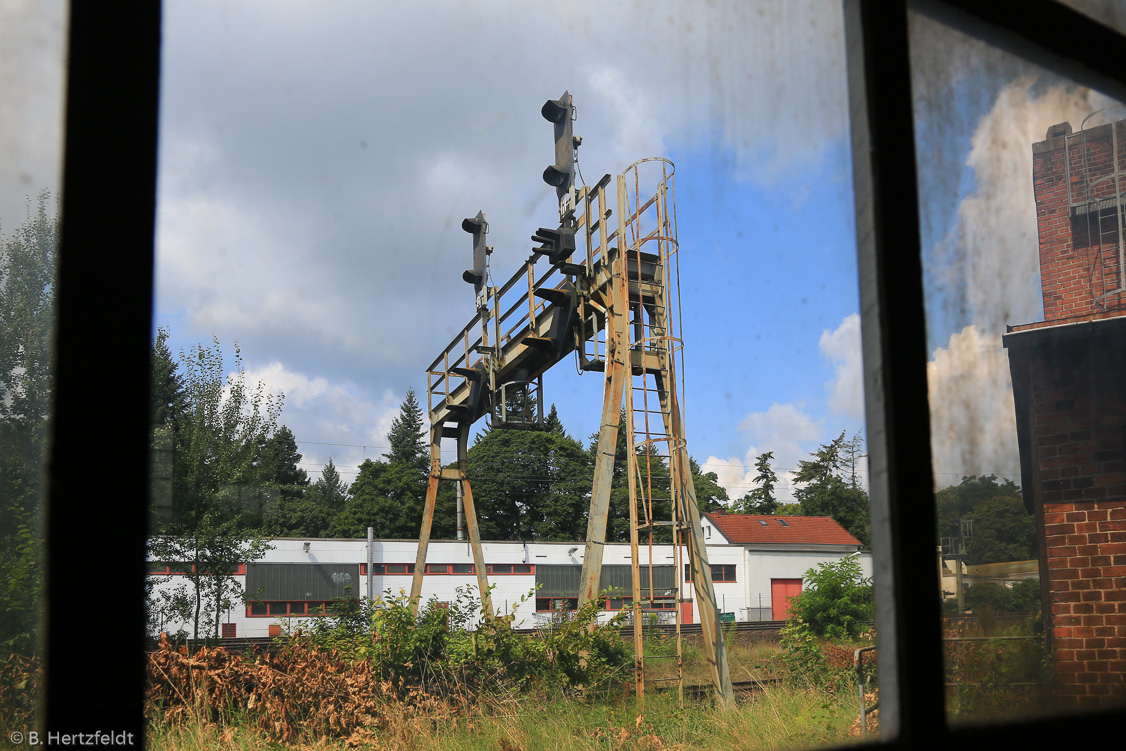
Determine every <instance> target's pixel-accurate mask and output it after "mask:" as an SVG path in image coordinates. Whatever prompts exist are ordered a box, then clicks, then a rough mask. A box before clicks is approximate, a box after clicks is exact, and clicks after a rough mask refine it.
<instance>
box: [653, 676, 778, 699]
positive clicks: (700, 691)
mask: <svg viewBox="0 0 1126 751" xmlns="http://www.w3.org/2000/svg"><path fill="white" fill-rule="evenodd" d="M781 681H782V679H781V678H763V679H761V680H753V681H732V683H731V689H732V690H733V691H734V692H735V695H736V696H748V695H750V694H757V693H758V692H760V691H762V690H764V689H766V688H769V687H771V686H777V685H778V684H779V683H781ZM662 690H665V691H671V690H673V689H669V688H666V689H662ZM714 691H715V689H714V687H712V686H711V685H710V684H706V685H702V686H685V687H684V696H685V698H686V699H705V698H707V697H709V696H711V695H712V694H713V693H714Z"/></svg>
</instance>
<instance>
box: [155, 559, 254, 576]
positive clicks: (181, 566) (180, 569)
mask: <svg viewBox="0 0 1126 751" xmlns="http://www.w3.org/2000/svg"><path fill="white" fill-rule="evenodd" d="M173 569H175V570H173ZM194 571H195V564H194V563H188V562H187V561H182V562H177V563H161V562H160V561H149V562H148V575H149V576H184V575H186V574H190V573H192V572H194ZM228 575H229V576H246V564H245V563H240V564H238V566H237V567H236V568H235V570H234V571H232V572H231V573H230V574H228Z"/></svg>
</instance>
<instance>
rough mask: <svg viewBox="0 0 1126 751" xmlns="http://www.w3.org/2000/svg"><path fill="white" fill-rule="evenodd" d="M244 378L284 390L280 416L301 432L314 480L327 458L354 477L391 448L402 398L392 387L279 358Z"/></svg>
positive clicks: (299, 436) (307, 466)
mask: <svg viewBox="0 0 1126 751" xmlns="http://www.w3.org/2000/svg"><path fill="white" fill-rule="evenodd" d="M246 380H247V382H248V383H250V384H256V383H261V384H262V385H263V386H264V388H265V390H266V391H267V392H270V393H282V394H284V395H285V412H284V414H283V415H282V419H281V422H282V423H284V424H285V425H286V426H287V427H289V429H290V430H291V431H293V434H294V435H295V436H296V437H297V440H298V449H299V450H300V451H301V453H302V454H303V456H304V459H303V462H302V464H303V468H304V469H305V470H306V471H307V472H308V473H309V475H310V478H311V479H312V480H314V481H315V480H316V479H317V477H319V473H320V467H321V465H323V464H324V463H325V462H327V461H328V459H329V458H332V460H333V463H334V464H335V465H336V466H337V468H338V469H339V470H340V473H341V475H342V476H343V477H344V479H345V480H346V481H351V479H352V478H353V477H354V476H355V472H356V469H355V468H356V467H357V466H358V465H359V464H360V463H361V462H362V461H363V460H364V459H365V458H366V459H379V458H380V457H381V455H382V454H383V453H385V452H386V451H387V449H388V445H387V433H388V431H389V430H390V429H391V422H392V420H394V419H395V417H396V416H397V415H398V414H399V405H400V403H401V401H402V397H401V396H398V395H396V394H394V393H393V392H392V391H390V390H385V391H383V392H382V393H380V394H375V395H373V394H370V393H368V392H366V391H365V390H363V389H361V388H359V387H357V386H356V385H355V384H352V383H346V382H338V381H333V380H330V379H329V378H327V377H325V376H309V375H307V374H305V373H301V372H297V371H294V370H290V369H288V368H287V367H286V366H285V365H284V364H282V363H281V362H276V361H275V362H271V363H269V364H267V365H264V366H261V367H257V368H248V369H247V370H246ZM341 437H347V440H346V441H345V440H342V439H341ZM352 442H355V443H354V444H353V445H331V444H333V443H352Z"/></svg>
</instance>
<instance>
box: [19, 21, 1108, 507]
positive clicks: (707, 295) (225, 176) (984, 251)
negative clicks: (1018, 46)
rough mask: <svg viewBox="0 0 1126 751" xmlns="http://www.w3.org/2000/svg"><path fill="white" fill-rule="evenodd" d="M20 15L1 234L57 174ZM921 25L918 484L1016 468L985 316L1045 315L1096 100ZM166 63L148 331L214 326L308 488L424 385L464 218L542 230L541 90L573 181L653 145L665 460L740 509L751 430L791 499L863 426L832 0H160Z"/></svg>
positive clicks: (43, 42) (574, 418)
mask: <svg viewBox="0 0 1126 751" xmlns="http://www.w3.org/2000/svg"><path fill="white" fill-rule="evenodd" d="M34 7H35V8H38V10H35V11H34V13H35V14H38V20H37V22H36V23H33V24H31V25H30V26H27V27H26V28H28V29H31V31H24V32H18V31H8V32H5V31H3V30H2V29H4V28H5V27H7V28H9V29H18V28H19V27H18V25H17V24H16V22H18V21H23V20H26V19H27V18H28V17H29V14H32V12H33V11H32V8H33V4H31V3H28V2H16V1H14V0H3V2H2V3H0V9H2V12H3V14H4V18H3V20H4V21H5V23H0V34H3V35H4V36H3V37H2V38H0V49H4V50H5V53H4V54H5V56H7V55H8V54H9V53H8V52H7V50H8V49H13V50H17V52H16V53H15V54H18V55H19V59H21V60H26V61H28V62H27V63H26V64H23V65H20V66H17V67H13V66H10V65H5V66H3V68H0V70H2V71H3V72H2V74H0V75H2V76H3V79H2V81H0V82H2V83H3V90H5V91H9V90H11V91H13V92H15V94H14V95H13V96H11V97H5V100H6V101H4V102H2V103H0V107H4V110H3V112H0V114H2V115H3V117H0V128H3V131H0V135H2V136H3V138H2V139H0V143H2V144H3V155H2V157H0V158H2V161H0V174H3V175H6V176H14V178H15V179H14V180H11V179H6V180H5V184H4V186H3V187H2V189H0V232H3V233H6V232H8V231H10V229H9V228H11V227H12V226H13V225H14V224H15V222H13V220H12V219H11V218H10V217H12V216H13V215H17V216H22V212H23V206H24V202H25V200H26V197H27V196H28V195H34V194H36V193H37V192H38V190H39V189H41V188H47V189H52V190H57V186H58V179H57V169H58V165H57V143H58V139H59V133H60V132H61V131H60V130H58V129H57V128H55V129H52V128H50V127H32V123H40V122H54V123H58V121H59V114H58V113H59V101H60V96H61V94H60V93H59V92H60V91H61V88H60V87H61V77H60V76H59V75H58V71H57V61H58V59H59V55H60V52H59V46H58V45H59V42H58V39H59V30H60V29H65V18H63V15H62V13H61V11H57V10H51V9H52V8H57V5H51V4H42V5H40V4H35V5H34ZM44 7H46V8H47V9H48V10H46V11H44V10H43V8H44ZM654 7H657V8H659V10H654ZM44 16H45V17H44ZM913 23H914V24H915V28H916V31H917V34H916V39H915V40H914V44H915V49H916V63H917V64H916V66H915V80H914V81H913V86H914V87H915V91H916V98H917V101H918V110H917V113H918V134H919V143H920V149H919V151H920V166H921V167H922V169H923V178H922V180H923V184H924V196H925V198H924V204H923V206H922V210H923V227H924V229H923V246H924V256H925V257H924V262H925V265H926V283H927V289H928V295H929V297H928V311H927V312H928V332H929V336H928V342H927V349H928V352H930V353H931V358H930V359H931V363H930V364H929V365H928V378H929V379H930V388H931V394H932V412H933V416H932V421H933V423H934V431H933V436H932V444H933V446H934V450H935V478H936V481H937V482H938V484H939V485H940V486H942V485H946V484H951V483H956V482H957V481H958V480H959V479H960V477H961V476H962V475H963V474H976V473H990V472H993V473H996V474H998V475H1002V476H1008V477H1011V478H1013V479H1016V480H1019V462H1018V460H1017V456H1016V444H1015V433H1014V432H1013V431H1014V429H1015V428H1014V425H1013V423H1014V421H1013V410H1012V398H1011V391H1010V386H1009V381H1008V372H1007V360H1006V356H1005V354H1004V351H1003V350H1002V349H1001V347H1000V334H1001V333H1002V332H1003V330H1004V325H1005V324H1006V323H1025V322H1028V321H1031V320H1036V319H1037V318H1038V317H1040V316H1041V315H1042V312H1041V310H1040V307H1039V281H1038V267H1037V260H1036V237H1035V214H1034V206H1033V202H1032V198H1031V173H1030V169H1031V143H1032V142H1034V141H1038V140H1042V139H1043V137H1044V132H1045V131H1046V129H1047V127H1048V126H1049V125H1051V124H1053V123H1056V122H1061V121H1062V120H1065V119H1071V122H1072V123H1075V124H1077V123H1078V121H1079V120H1080V119H1081V118H1082V115H1083V114H1084V113H1085V112H1087V111H1090V110H1091V109H1093V108H1095V107H1097V106H1099V105H1100V104H1102V100H1100V99H1099V98H1098V97H1097V96H1096V95H1093V94H1091V93H1090V92H1086V91H1083V90H1076V89H1075V88H1074V87H1069V86H1067V85H1066V83H1065V82H1060V81H1057V80H1055V79H1052V78H1050V77H1048V76H1046V75H1044V74H1043V72H1042V71H1037V70H1035V69H1034V68H1032V67H1030V66H1027V65H1025V64H1018V63H1016V62H1013V61H1011V60H1008V59H1004V58H1003V56H998V55H997V54H996V53H989V52H988V51H983V50H981V49H979V48H978V47H975V46H974V45H973V44H972V43H969V42H967V41H966V40H962V39H953V38H951V37H950V35H952V34H953V33H952V32H943V31H942V30H941V29H935V28H932V27H933V26H934V25H933V24H929V22H926V21H924V20H921V19H915V20H914V21H913ZM944 34H946V35H947V36H943V35H944ZM9 43H11V44H12V45H16V46H13V47H9ZM17 43H18V44H17ZM952 50H956V51H955V52H952ZM6 59H7V58H6ZM52 61H55V63H54V67H52ZM162 61H163V62H162V65H163V70H162V81H161V87H162V103H161V132H160V153H159V170H160V171H159V183H158V185H159V188H158V190H159V194H158V216H157V222H158V230H157V237H156V249H157V271H156V280H155V281H156V294H157V302H156V310H155V311H154V325H155V326H162V327H167V328H168V329H169V330H170V332H171V339H170V343H171V345H172V347H173V350H174V351H176V350H179V349H187V348H190V347H191V346H192V345H193V344H195V343H198V342H209V341H210V340H211V338H212V337H215V338H217V340H218V341H219V342H220V344H221V345H222V346H223V347H224V349H225V350H226V351H227V352H232V351H233V346H234V343H235V342H237V343H238V346H239V348H240V350H241V353H242V357H243V360H244V362H245V366H246V369H247V375H248V376H249V378H250V379H251V380H258V381H261V382H262V383H263V384H264V385H265V387H266V388H267V389H268V390H271V391H274V392H282V393H284V395H285V397H284V402H285V406H284V410H283V412H282V416H281V422H282V423H283V424H285V425H287V426H288V427H289V428H290V429H291V430H292V431H293V433H294V435H295V436H296V438H297V441H298V448H299V450H300V451H301V453H302V454H303V456H304V462H303V464H302V466H303V468H305V469H306V471H307V472H309V474H310V476H311V477H314V478H315V477H316V476H318V475H319V473H320V471H321V468H322V467H323V465H324V463H325V462H327V461H328V460H329V459H330V458H331V459H332V460H333V462H334V463H335V464H336V465H337V466H338V467H339V469H340V471H341V474H342V475H343V476H344V477H345V479H350V478H351V477H353V476H354V475H355V472H356V467H357V466H358V465H359V463H360V462H361V461H362V460H363V459H364V458H379V457H380V455H381V454H382V453H383V452H384V451H386V450H387V441H386V433H387V430H388V429H389V427H390V423H391V420H392V419H393V418H394V417H395V416H396V415H397V414H398V410H399V405H400V403H401V402H402V400H403V398H404V395H405V393H406V391H407V389H408V388H414V389H415V391H416V392H417V393H418V395H419V398H420V400H422V401H423V403H424V404H425V387H426V381H425V373H424V369H425V368H426V366H427V365H428V364H429V363H430V362H431V361H432V360H433V359H434V357H436V356H437V355H438V354H439V353H440V352H441V350H442V348H443V347H444V346H445V345H446V344H447V343H448V342H449V341H450V339H451V338H452V337H453V336H454V335H455V334H456V333H457V332H458V331H459V330H460V329H461V328H462V327H463V326H464V325H465V324H466V323H468V321H469V319H470V317H471V316H472V314H473V312H474V308H473V294H472V288H471V287H470V286H469V285H467V284H465V283H464V282H463V281H462V280H461V271H462V270H463V269H465V268H467V267H468V265H469V261H470V247H471V246H470V240H469V236H468V235H467V234H465V233H464V232H462V230H461V228H460V224H461V220H462V219H463V218H465V217H469V216H473V215H474V214H476V213H477V211H479V210H481V211H484V212H485V214H486V215H487V217H488V221H489V226H490V235H489V242H490V244H492V245H493V246H494V247H495V252H494V254H493V255H492V257H491V264H492V274H493V277H494V279H500V280H503V279H507V278H508V277H509V276H510V275H511V274H512V273H513V272H514V271H515V270H516V268H517V266H518V265H519V264H520V263H521V262H522V261H523V260H524V259H525V258H526V257H527V256H528V254H529V250H530V247H531V243H530V242H529V241H528V237H529V236H530V235H531V233H532V232H533V231H534V230H535V229H536V228H537V227H541V226H553V225H554V224H555V222H556V220H557V217H556V214H555V208H554V203H555V201H554V191H553V189H552V188H550V187H548V186H547V185H545V184H544V183H543V182H542V180H541V178H540V174H541V172H542V171H543V168H544V167H545V166H547V164H548V163H549V162H551V161H553V146H552V132H551V126H550V125H549V124H548V123H547V122H545V121H544V120H543V119H542V118H541V117H540V114H539V110H540V107H541V105H542V104H543V102H544V101H545V100H547V99H553V98H557V97H558V96H559V95H560V94H561V93H562V92H563V91H564V90H568V91H570V93H571V94H572V96H573V97H574V102H575V104H576V108H577V119H576V122H575V124H574V128H575V133H576V134H578V135H581V136H582V138H583V141H582V146H581V148H580V149H579V160H580V161H579V168H580V170H581V171H582V174H583V176H584V177H585V179H586V181H587V182H588V183H593V182H595V181H597V180H598V179H599V178H600V177H601V176H602V175H603V174H606V173H610V174H617V173H620V172H622V171H623V170H624V169H625V168H626V167H627V166H628V165H629V164H630V163H632V162H634V161H635V160H637V159H641V158H644V157H649V156H665V157H668V158H670V159H672V161H673V162H674V163H675V164H676V178H675V179H676V210H677V220H678V229H679V243H680V249H681V252H680V285H681V295H682V300H681V306H682V314H683V328H682V338H683V341H684V356H685V365H684V375H685V393H684V394H682V403H683V404H684V408H685V424H686V430H687V439H688V447H689V452H690V453H691V454H692V455H693V456H694V457H695V458H696V459H697V460H698V461H699V462H700V463H701V464H702V465H703V466H704V468H705V469H706V470H709V471H714V472H716V473H717V475H718V476H719V478H720V481H721V483H722V484H723V485H724V486H725V487H726V488H727V489H728V492H729V494H730V495H731V497H732V498H738V497H739V496H741V495H742V494H743V493H745V492H746V491H747V490H749V489H750V488H751V487H753V477H754V474H755V472H754V462H755V459H756V458H757V457H758V456H759V455H760V454H761V453H762V452H765V451H773V452H774V466H775V468H776V469H777V470H778V471H779V474H780V475H781V477H782V479H781V481H780V483H779V484H780V488H779V489H780V491H781V492H780V494H781V496H782V497H783V498H789V497H791V492H792V486H791V485H790V482H789V479H788V476H787V475H788V473H789V472H791V471H792V470H793V469H795V468H796V467H797V462H798V461H799V460H800V459H802V458H806V457H808V455H809V453H810V452H811V451H813V450H815V449H816V448H817V447H818V446H819V445H820V444H824V443H828V442H829V441H831V440H832V439H834V438H835V437H837V436H838V435H840V434H841V433H842V432H844V433H846V435H847V436H851V435H853V434H854V433H856V432H857V431H861V430H862V429H863V426H864V420H863V416H864V408H863V394H862V377H861V372H862V371H861V361H860V326H859V317H858V315H857V314H858V311H859V302H858V285H857V275H856V250H855V247H856V244H855V243H856V241H855V228H854V224H853V210H854V209H853V200H852V174H851V163H850V157H849V141H848V138H849V134H848V123H847V89H846V80H845V69H844V68H845V66H844V44H843V32H842V18H841V9H840V4H839V3H837V2H831V1H829V0H797V1H790V2H783V1H782V0H758V1H757V2H735V1H734V0H730V1H718V0H717V2H712V3H706V4H705V3H700V2H690V1H687V0H685V1H684V2H668V3H662V4H660V5H659V6H652V5H651V4H645V3H641V2H629V1H624V2H615V3H606V2H597V3H596V2H587V1H586V0H580V1H576V2H571V3H568V4H567V5H566V11H565V13H563V12H561V11H560V6H558V4H548V3H540V2H519V3H518V2H500V1H495V2H480V3H473V4H468V3H458V4H452V3H448V2H422V1H420V2H412V3H398V4H388V3H378V4H376V3H367V2H358V1H356V2H344V1H341V2H334V3H311V2H309V3H301V2H264V1H262V2H252V1H249V0H248V1H246V2H240V3H237V4H236V3H229V2H218V0H193V1H192V2H185V1H184V0H168V1H167V2H166V3H165V4H164V39H163V54H162ZM52 118H54V119H53V120H52ZM52 159H53V160H54V161H52ZM601 390H602V382H601V378H599V377H598V376H597V375H595V374H586V375H582V376H580V375H577V374H576V372H575V368H574V366H573V365H572V364H571V363H567V362H564V363H560V364H559V365H558V366H557V367H556V368H555V369H554V370H553V371H552V372H551V373H550V374H549V376H548V378H547V379H546V383H545V401H546V402H547V403H548V404H551V403H554V404H555V405H556V406H557V408H558V410H559V413H560V415H561V417H562V420H563V423H564V426H565V427H566V429H567V430H568V432H569V433H570V434H571V435H573V436H574V437H576V438H578V439H580V440H582V441H583V442H584V443H585V442H586V441H587V440H588V439H589V437H590V436H591V435H592V434H593V433H595V432H596V431H597V428H598V422H599V417H600V414H599V413H600V409H601ZM449 456H450V457H452V455H449ZM444 458H449V457H444ZM860 470H861V475H862V476H863V467H861V468H860Z"/></svg>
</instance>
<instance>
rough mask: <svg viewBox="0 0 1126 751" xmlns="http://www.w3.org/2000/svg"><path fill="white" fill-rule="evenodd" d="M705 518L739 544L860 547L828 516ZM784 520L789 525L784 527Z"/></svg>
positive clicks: (734, 516)
mask: <svg viewBox="0 0 1126 751" xmlns="http://www.w3.org/2000/svg"><path fill="white" fill-rule="evenodd" d="M705 516H706V517H707V519H708V521H710V522H711V523H712V524H714V525H715V528H716V529H718V530H719V531H720V532H721V533H723V536H724V537H726V538H727V539H728V540H730V541H731V542H733V543H736V544H742V543H793V544H799V545H802V544H804V545H860V540H857V539H856V538H855V537H853V536H852V535H850V534H849V533H848V532H846V531H845V528H844V527H842V526H841V525H840V524H837V523H836V522H835V521H833V520H832V519H831V518H829V517H828V516H757V515H755V514H720V513H715V512H713V513H710V514H705ZM783 521H784V522H786V524H788V525H789V526H786V525H784V524H782V523H781V522H783ZM763 522H766V523H765V524H763Z"/></svg>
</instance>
